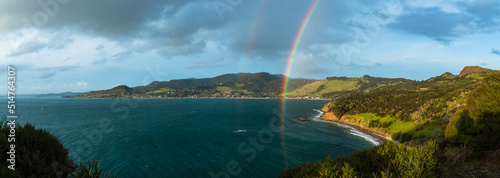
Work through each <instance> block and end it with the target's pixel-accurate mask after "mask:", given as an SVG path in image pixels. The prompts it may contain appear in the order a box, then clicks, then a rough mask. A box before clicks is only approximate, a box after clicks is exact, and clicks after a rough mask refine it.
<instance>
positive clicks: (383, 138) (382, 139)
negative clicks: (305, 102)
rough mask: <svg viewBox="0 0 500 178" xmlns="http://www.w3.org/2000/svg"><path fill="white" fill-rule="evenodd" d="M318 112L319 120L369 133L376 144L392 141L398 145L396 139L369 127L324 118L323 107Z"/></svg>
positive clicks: (354, 130)
mask: <svg viewBox="0 0 500 178" xmlns="http://www.w3.org/2000/svg"><path fill="white" fill-rule="evenodd" d="M318 111H320V110H318ZM320 112H322V114H321V115H320V116H319V117H317V118H318V119H320V120H321V121H324V122H328V123H334V124H337V125H338V126H340V127H345V128H350V129H352V130H353V132H356V131H358V132H360V133H362V134H365V135H369V136H370V137H372V138H373V140H374V141H375V142H377V143H378V145H381V144H383V143H385V142H392V143H395V144H398V145H399V142H398V141H395V140H392V138H391V137H389V136H386V135H382V134H379V133H376V132H374V131H371V130H369V129H366V128H363V127H361V126H359V125H356V124H353V123H349V122H344V121H340V120H339V119H337V120H333V119H328V118H325V113H327V112H326V111H324V110H323V109H322V110H321V111H320ZM327 114H331V113H327ZM331 115H333V114H331ZM335 118H336V117H335ZM355 135H357V136H360V137H364V136H362V135H358V134H355ZM365 139H367V141H370V140H368V139H370V138H365Z"/></svg>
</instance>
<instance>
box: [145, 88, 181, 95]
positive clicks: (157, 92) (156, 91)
mask: <svg viewBox="0 0 500 178" xmlns="http://www.w3.org/2000/svg"><path fill="white" fill-rule="evenodd" d="M169 91H175V90H174V89H171V88H160V89H158V90H154V91H150V92H147V93H146V94H159V93H166V92H169Z"/></svg>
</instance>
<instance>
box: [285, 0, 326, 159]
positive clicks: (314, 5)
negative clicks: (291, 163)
mask: <svg viewBox="0 0 500 178" xmlns="http://www.w3.org/2000/svg"><path fill="white" fill-rule="evenodd" d="M320 1H321V0H315V1H314V2H313V3H312V4H311V6H310V7H309V10H308V11H307V14H306V16H305V17H304V19H303V20H302V23H301V25H300V28H299V30H298V31H297V34H296V35H295V39H294V40H293V45H292V48H291V49H290V52H289V54H288V58H287V60H286V61H287V62H286V66H285V72H284V74H285V77H286V78H285V79H284V80H283V85H282V91H281V93H282V99H281V111H280V112H281V114H282V115H281V118H280V124H281V133H282V134H281V145H282V151H283V159H284V162H285V165H286V167H288V160H287V155H288V153H287V150H286V143H285V135H284V133H285V124H284V120H285V117H286V97H287V92H288V84H289V80H290V78H289V76H290V73H291V71H292V65H293V62H294V60H295V54H296V52H297V48H298V47H299V45H300V41H301V40H302V36H303V35H304V31H306V29H307V26H308V25H309V21H310V20H311V17H312V15H313V14H314V12H315V11H316V8H317V7H318V4H319V3H320Z"/></svg>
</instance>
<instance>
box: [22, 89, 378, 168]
mask: <svg viewBox="0 0 500 178" xmlns="http://www.w3.org/2000/svg"><path fill="white" fill-rule="evenodd" d="M326 102H327V101H310V100H288V101H287V109H286V111H287V117H286V118H285V119H284V121H283V124H281V123H280V122H279V120H278V119H277V118H278V116H279V115H280V114H279V113H278V114H277V112H276V111H278V110H279V108H280V100H271V99H268V100H264V99H143V100H128V99H122V100H112V99H61V98H34V97H32V98H30V97H28V98H18V99H17V107H16V109H17V113H18V117H19V118H18V119H17V122H18V123H26V122H29V123H32V124H33V125H35V126H36V127H37V128H45V129H47V130H48V131H50V132H51V133H53V134H55V135H56V136H58V137H59V138H60V139H61V140H62V142H63V144H64V145H65V147H69V148H70V157H71V159H73V160H82V161H87V160H92V159H95V160H100V159H102V162H101V166H102V168H104V169H105V170H107V171H108V172H111V173H114V174H117V173H119V174H120V176H122V177H210V176H211V175H215V176H221V177H222V176H223V175H228V176H231V177H236V176H239V177H275V176H277V175H279V173H280V171H281V170H282V169H284V168H286V166H297V165H300V164H301V163H304V162H312V161H318V160H324V159H325V156H326V155H330V156H331V157H337V156H345V155H349V154H350V153H352V152H354V151H357V150H361V149H364V148H368V147H371V146H373V143H371V142H369V141H367V140H365V138H363V137H359V136H356V133H353V131H352V129H349V128H344V127H339V126H337V125H335V124H331V123H326V122H318V121H310V122H306V123H299V122H297V121H296V119H298V118H301V117H308V118H311V119H312V118H314V117H315V116H317V115H318V114H319V112H317V111H315V110H313V109H320V108H322V107H323V105H324V104H325V103H326Z"/></svg>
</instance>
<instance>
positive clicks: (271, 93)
mask: <svg viewBox="0 0 500 178" xmlns="http://www.w3.org/2000/svg"><path fill="white" fill-rule="evenodd" d="M492 72H495V71H494V70H490V69H485V68H481V67H479V66H468V67H465V68H464V69H463V70H462V72H460V75H453V74H451V73H449V72H446V73H444V74H443V75H440V76H436V77H433V78H430V79H428V80H425V81H415V80H409V79H404V78H381V77H372V76H369V75H365V76H363V77H360V78H349V77H327V78H326V79H324V80H312V79H296V78H290V79H289V86H288V93H287V97H290V98H307V99H308V98H315V99H331V98H339V97H343V96H347V95H352V94H356V93H367V92H374V91H382V90H390V89H415V90H419V89H423V88H439V87H444V86H446V83H447V82H446V81H451V80H460V79H464V78H481V77H484V76H486V75H487V74H489V73H492ZM286 78H287V77H286V76H284V75H273V74H269V73H265V72H262V73H254V74H252V73H238V74H224V75H220V76H216V77H213V78H202V79H193V78H191V79H178V80H170V81H154V82H152V83H150V84H148V85H146V86H136V87H128V86H126V85H120V86H116V87H114V88H112V89H108V90H100V91H90V92H87V93H83V94H78V95H71V94H66V95H61V96H63V97H66V98H185V97H189V98H199V97H210V98H211V97H223V98H248V97H251V98H280V97H282V96H283V93H282V91H283V82H284V80H285V79H286ZM52 95H54V94H52Z"/></svg>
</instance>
